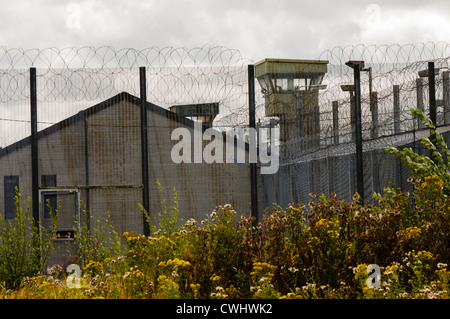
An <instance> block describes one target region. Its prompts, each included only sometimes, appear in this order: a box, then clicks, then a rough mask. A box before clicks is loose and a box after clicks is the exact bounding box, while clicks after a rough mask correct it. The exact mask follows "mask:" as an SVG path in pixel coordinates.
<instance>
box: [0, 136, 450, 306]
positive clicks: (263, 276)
mask: <svg viewBox="0 0 450 319" xmlns="http://www.w3.org/2000/svg"><path fill="white" fill-rule="evenodd" d="M423 142H424V143H425V144H427V145H428V146H430V147H433V146H434V144H433V141H430V140H424V141H423ZM434 142H436V140H435V141H434ZM437 142H438V144H439V147H438V148H436V151H438V152H439V151H444V152H447V148H446V145H445V144H444V142H443V140H442V139H439V136H438V138H437ZM430 143H431V144H430ZM432 145H433V146H432ZM389 151H391V152H392V153H394V154H395V155H397V156H399V157H400V158H402V159H403V160H404V161H406V163H409V164H410V167H411V168H412V171H413V177H412V178H411V179H410V182H411V183H412V186H413V191H412V192H411V193H405V192H402V191H401V190H399V189H396V188H389V189H386V190H385V193H384V194H383V195H382V194H374V198H375V204H373V205H363V204H361V203H360V201H359V196H358V194H355V196H354V198H353V201H351V202H346V201H343V200H339V199H338V197H337V196H336V194H334V193H332V194H330V195H329V196H324V195H322V196H318V195H316V194H311V200H310V202H309V203H308V205H304V204H297V205H296V204H294V203H291V204H290V205H289V206H288V207H286V208H281V207H279V206H278V205H274V207H273V208H272V209H271V210H270V211H269V210H267V211H266V214H265V216H264V218H263V219H262V220H260V221H259V222H258V223H257V224H256V226H254V221H253V219H252V218H249V217H246V216H244V215H240V214H239V212H236V211H235V210H234V209H233V207H232V206H231V205H224V206H218V207H217V208H216V209H215V210H214V211H213V212H210V213H208V214H207V215H205V218H204V219H203V220H194V219H189V220H187V221H181V220H180V219H179V217H178V216H179V215H178V214H179V210H178V202H177V199H176V193H175V196H174V197H175V200H174V204H173V205H172V206H169V207H167V206H166V202H165V201H163V203H162V206H163V209H162V211H161V212H160V214H158V216H159V217H158V218H159V220H157V221H154V220H150V219H149V222H152V224H150V226H151V229H152V230H153V232H152V235H151V236H149V237H147V236H144V235H141V234H135V233H132V232H126V233H124V234H123V236H122V239H123V240H124V242H125V243H126V247H122V246H120V249H115V250H110V251H108V253H104V254H93V255H89V254H86V255H85V257H83V258H82V259H83V260H84V262H83V263H82V265H81V278H80V286H79V288H69V286H72V285H68V284H67V274H66V273H65V271H64V269H62V267H58V266H54V267H52V268H50V269H47V272H46V273H43V272H39V271H38V268H33V271H29V272H24V273H21V274H20V275H23V276H24V277H21V279H20V280H19V282H20V284H19V285H17V282H15V283H16V284H15V286H14V287H15V288H14V289H9V288H8V285H10V282H8V281H7V280H5V278H9V277H8V276H9V275H8V269H10V268H1V269H0V282H1V284H0V297H3V298H108V299H114V298H233V299H235V298H283V299H284V298H339V299H342V298H402V299H404V298H442V299H448V297H449V293H448V292H449V289H450V271H449V270H448V264H449V261H450V242H449V238H450V237H449V234H450V203H449V199H448V196H447V190H448V189H449V188H448V185H447V183H448V180H447V179H446V178H441V176H440V175H439V174H437V173H436V172H441V171H442V172H445V170H446V169H447V170H448V167H447V166H446V164H445V161H439V160H437V162H434V161H431V160H429V159H426V158H423V157H416V156H413V157H411V156H409V155H408V157H407V156H406V155H407V153H409V150H396V149H390V150H389ZM434 155H435V156H437V154H434ZM417 163H422V164H424V165H425V167H424V165H416V164H417ZM415 168H419V169H415ZM444 176H445V174H444ZM159 186H160V185H159ZM155 225H159V227H157V226H155ZM94 229H97V230H96V231H97V232H98V236H93V237H92V238H91V237H89V233H88V232H87V231H84V230H83V228H82V227H81V228H80V229H79V230H78V231H79V233H80V236H81V237H80V238H78V242H79V243H80V244H81V246H80V247H84V248H83V249H88V250H89V249H92V247H98V246H99V245H102V243H103V242H104V241H105V240H106V239H105V238H106V237H103V235H101V233H102V232H108V233H109V234H111V233H113V232H111V230H112V229H113V228H112V226H111V225H108V226H107V227H103V228H102V227H100V226H98V225H97V226H94ZM96 231H94V232H93V234H94V235H95V232H96ZM2 234H3V233H2ZM24 234H25V233H24V232H23V231H21V233H20V236H25V235H24ZM83 234H85V237H83V236H84V235H83ZM90 234H91V235H92V230H91V231H90ZM1 236H2V239H1V240H2V242H1V245H2V246H5V245H6V246H5V247H7V243H8V240H10V239H8V238H11V236H12V235H1ZM117 237H118V236H117V234H115V235H114V236H113V237H112V239H113V241H112V242H113V243H114V242H118V241H117V240H118V238H117ZM24 238H25V237H24ZM5 240H6V241H5ZM91 240H92V241H94V242H91V243H90V241H91ZM22 241H23V240H22ZM83 242H84V243H85V244H83ZM112 246H114V245H112ZM118 247H119V246H117V247H116V248H118ZM29 249H32V248H29ZM6 250H7V249H6V248H5V249H4V251H6ZM3 254H5V253H3ZM31 255H33V254H31ZM33 260H34V259H30V262H33ZM371 264H377V265H379V267H380V270H381V274H380V275H381V277H380V282H379V284H380V285H379V288H376V287H369V286H368V281H367V280H368V279H371V278H372V277H369V273H368V271H367V270H368V266H369V265H371ZM0 267H5V266H4V263H1V264H0ZM19 277H20V276H19V274H18V275H17V276H16V278H19ZM71 278H72V277H71Z"/></svg>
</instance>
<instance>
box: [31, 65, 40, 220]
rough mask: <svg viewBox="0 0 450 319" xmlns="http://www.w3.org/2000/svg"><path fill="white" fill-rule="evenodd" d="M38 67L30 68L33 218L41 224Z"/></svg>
mask: <svg viewBox="0 0 450 319" xmlns="http://www.w3.org/2000/svg"><path fill="white" fill-rule="evenodd" d="M36 82H37V80H36V68H30V114H31V188H32V190H31V192H32V195H31V200H32V210H33V218H34V222H35V224H36V226H38V224H39V165H38V164H39V163H38V161H39V154H38V140H37V139H38V136H37V88H36Z"/></svg>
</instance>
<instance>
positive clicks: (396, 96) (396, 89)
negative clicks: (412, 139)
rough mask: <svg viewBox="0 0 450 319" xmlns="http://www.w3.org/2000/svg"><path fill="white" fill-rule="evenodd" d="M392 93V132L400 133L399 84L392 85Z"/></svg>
mask: <svg viewBox="0 0 450 319" xmlns="http://www.w3.org/2000/svg"><path fill="white" fill-rule="evenodd" d="M393 94H394V134H399V133H400V86H399V85H394V86H393Z"/></svg>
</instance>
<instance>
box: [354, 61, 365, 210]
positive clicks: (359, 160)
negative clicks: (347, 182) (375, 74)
mask: <svg viewBox="0 0 450 319" xmlns="http://www.w3.org/2000/svg"><path fill="white" fill-rule="evenodd" d="M353 70H354V82H355V146H356V191H357V192H358V194H359V196H360V198H361V203H363V199H364V180H363V167H364V166H363V148H362V124H361V77H360V71H361V67H360V65H359V64H356V65H355V66H354V67H353Z"/></svg>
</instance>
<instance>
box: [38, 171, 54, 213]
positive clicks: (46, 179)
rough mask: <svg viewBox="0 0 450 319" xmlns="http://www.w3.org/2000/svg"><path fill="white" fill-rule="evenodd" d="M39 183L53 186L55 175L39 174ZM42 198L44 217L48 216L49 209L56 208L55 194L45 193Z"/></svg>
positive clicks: (44, 185)
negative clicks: (43, 201)
mask: <svg viewBox="0 0 450 319" xmlns="http://www.w3.org/2000/svg"><path fill="white" fill-rule="evenodd" d="M41 185H42V186H43V187H55V186H56V175H41ZM43 199H44V200H45V204H44V218H50V209H51V211H52V212H55V211H56V209H57V207H56V204H57V203H56V195H52V194H46V195H45V196H44V198H43Z"/></svg>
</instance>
